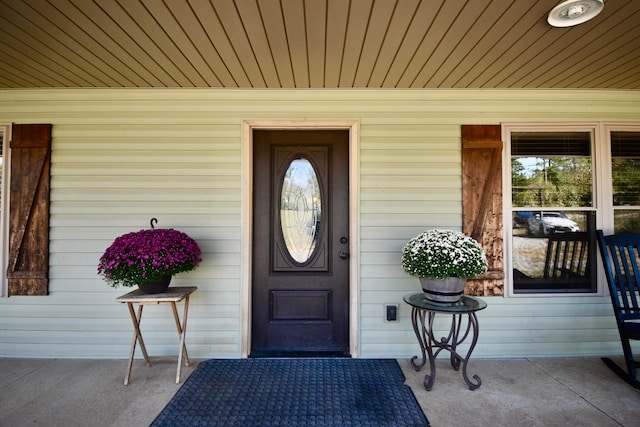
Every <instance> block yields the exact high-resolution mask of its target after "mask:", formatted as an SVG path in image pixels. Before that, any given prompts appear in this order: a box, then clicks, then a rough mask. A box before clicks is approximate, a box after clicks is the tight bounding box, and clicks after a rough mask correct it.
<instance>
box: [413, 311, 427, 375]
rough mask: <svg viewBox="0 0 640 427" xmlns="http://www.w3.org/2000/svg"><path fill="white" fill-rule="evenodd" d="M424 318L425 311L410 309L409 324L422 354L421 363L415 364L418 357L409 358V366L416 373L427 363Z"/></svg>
mask: <svg viewBox="0 0 640 427" xmlns="http://www.w3.org/2000/svg"><path fill="white" fill-rule="evenodd" d="M424 316H425V311H424V310H420V309H419V308H416V307H413V308H412V309H411V323H412V324H413V330H414V332H415V333H416V338H418V345H420V351H421V352H422V362H421V363H416V360H417V359H418V356H413V357H412V358H411V365H412V366H413V368H414V369H415V370H416V371H419V370H420V369H422V367H423V366H424V365H425V364H426V363H427V354H426V346H427V343H426V342H425V338H426V336H425V329H424Z"/></svg>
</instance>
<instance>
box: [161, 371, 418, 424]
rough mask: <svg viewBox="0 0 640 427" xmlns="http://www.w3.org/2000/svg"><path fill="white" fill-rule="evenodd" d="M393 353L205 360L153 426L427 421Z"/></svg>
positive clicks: (413, 422) (401, 422) (408, 422)
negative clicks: (379, 356)
mask: <svg viewBox="0 0 640 427" xmlns="http://www.w3.org/2000/svg"><path fill="white" fill-rule="evenodd" d="M404 380H405V378H404V374H403V373H402V370H401V369H400V366H399V365H398V362H396V361H395V360H394V359H232V360H215V359H214V360H208V361H205V362H202V363H200V364H199V365H198V367H197V368H196V369H195V371H194V372H193V373H192V374H191V376H190V377H189V378H188V379H187V380H186V381H185V383H184V384H183V385H182V387H181V388H180V390H178V392H177V393H176V395H175V396H174V397H173V399H171V401H170V402H169V404H168V405H167V406H166V407H165V408H164V409H163V410H162V412H161V413H160V415H158V417H157V418H156V419H155V421H154V422H153V424H152V426H154V427H162V426H171V427H174V426H225V427H231V426H243V427H245V426H358V427H361V426H371V427H383V426H393V427H401V426H428V425H429V422H428V421H427V418H426V416H425V415H424V413H423V412H422V410H421V409H420V406H419V405H418V402H417V401H416V398H415V396H414V395H413V392H412V391H411V389H410V388H409V387H408V386H405V385H404Z"/></svg>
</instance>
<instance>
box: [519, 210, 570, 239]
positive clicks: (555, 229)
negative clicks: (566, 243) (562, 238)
mask: <svg viewBox="0 0 640 427" xmlns="http://www.w3.org/2000/svg"><path fill="white" fill-rule="evenodd" d="M527 231H528V232H529V233H530V234H538V235H540V236H547V235H549V234H553V233H575V232H577V231H580V227H578V224H577V223H576V222H575V221H572V220H570V219H569V218H567V216H566V215H565V214H564V213H563V212H558V211H553V212H535V213H534V215H533V216H531V217H529V219H528V220H527Z"/></svg>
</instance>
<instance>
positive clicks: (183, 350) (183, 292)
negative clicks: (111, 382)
mask: <svg viewBox="0 0 640 427" xmlns="http://www.w3.org/2000/svg"><path fill="white" fill-rule="evenodd" d="M196 289H198V288H197V287H195V286H185V287H174V288H171V287H170V288H168V289H167V291H166V292H163V293H160V294H145V293H142V291H140V289H136V290H135V291H132V292H129V293H128V294H125V295H122V296H121V297H118V298H117V299H116V301H118V302H121V303H126V304H127V306H128V307H129V314H130V315H131V320H132V321H133V329H134V333H133V342H132V343H131V352H130V353H129V366H128V368H127V375H126V376H125V378H124V385H128V384H129V379H130V377H131V367H132V366H133V356H134V354H135V352H136V343H138V342H139V343H140V350H142V355H143V356H144V361H145V364H146V365H147V366H151V360H150V359H149V355H148V354H147V348H146V347H145V346H144V341H143V339H142V333H141V332H140V321H141V320H142V308H143V307H144V306H145V305H158V304H160V303H162V302H168V303H170V304H171V309H172V310H173V318H174V320H175V321H176V329H177V330H178V336H179V337H180V349H179V352H178V371H177V373H176V384H179V383H180V369H181V367H182V357H183V355H184V362H185V366H189V356H188V355H187V347H186V346H185V343H184V339H185V335H186V333H187V314H188V313H189V296H190V295H191V294H192V293H194V292H195V291H196ZM182 300H184V312H183V314H182V325H181V324H180V318H179V317H178V310H177V308H176V303H177V302H180V301H182ZM133 304H138V314H137V315H136V313H135V311H134V309H133Z"/></svg>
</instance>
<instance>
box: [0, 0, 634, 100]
mask: <svg viewBox="0 0 640 427" xmlns="http://www.w3.org/2000/svg"><path fill="white" fill-rule="evenodd" d="M559 1H560V0H536V1H531V0H466V1H464V0H424V1H419V0H164V1H163V0H92V1H90V0H0V89H1V88H5V89H6V88H48V87H189V88H191V87H226V88H351V87H357V88H416V89H417V88H582V89H590V88H603V89H634V90H638V89H640V1H638V0H607V1H606V2H605V7H604V11H603V12H602V13H601V14H600V15H598V16H597V17H596V18H595V19H593V20H592V21H589V22H587V23H584V24H581V25H578V26H576V27H570V28H564V29H561V28H552V27H550V26H549V25H548V24H547V22H546V17H547V14H548V12H549V10H551V9H552V8H553V7H554V6H555V5H556V4H557V3H558V2H559Z"/></svg>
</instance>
